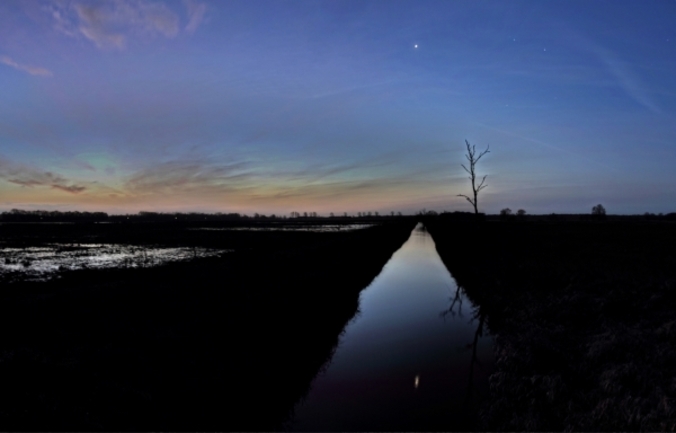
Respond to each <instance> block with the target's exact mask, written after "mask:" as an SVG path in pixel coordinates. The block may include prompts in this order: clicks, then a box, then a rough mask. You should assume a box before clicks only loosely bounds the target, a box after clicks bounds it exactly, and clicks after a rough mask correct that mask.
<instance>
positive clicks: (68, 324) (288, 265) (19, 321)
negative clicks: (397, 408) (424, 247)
mask: <svg viewBox="0 0 676 433" xmlns="http://www.w3.org/2000/svg"><path fill="white" fill-rule="evenodd" d="M414 225H415V221H414V220H407V219H402V220H399V221H398V222H392V223H389V224H383V225H381V226H378V227H373V228H368V229H364V230H357V231H346V232H339V231H332V232H327V233H316V232H288V231H253V232H251V231H222V230H208V231H206V230H190V229H192V228H195V227H204V226H205V225H204V224H199V225H198V224H192V223H167V222H164V223H133V224H91V223H88V224H73V225H53V224H3V225H0V236H1V238H0V239H2V241H3V247H20V248H22V247H28V246H35V245H45V244H48V243H69V244H72V245H74V246H76V245H77V244H78V243H112V244H122V243H123V244H133V245H136V246H138V247H139V248H143V247H151V246H153V247H158V246H162V247H195V248H197V247H200V248H211V249H218V250H223V249H227V250H232V252H228V253H224V254H220V255H217V256H213V257H206V258H197V259H194V260H188V261H183V262H174V263H170V264H166V265H161V266H157V267H147V268H146V267H133V268H114V269H96V270H94V269H85V270H77V271H64V272H61V273H60V274H59V278H55V279H52V280H50V281H48V282H15V283H3V284H2V286H0V287H1V292H0V298H1V301H0V309H1V311H0V321H1V323H0V334H1V337H0V341H1V343H0V383H2V387H1V388H0V425H1V426H2V429H3V430H72V429H75V430H149V429H153V430H186V429H189V430H195V429H200V430H203V429H208V430H214V429H216V430H273V429H279V428H282V427H283V423H284V421H285V420H286V419H287V415H288V412H289V410H290V409H291V408H292V407H293V405H294V403H295V402H296V401H297V400H298V398H300V397H301V396H303V395H304V394H305V392H306V391H307V388H308V386H309V384H310V381H311V380H312V378H313V377H314V376H315V375H316V373H317V371H318V370H319V369H320V367H321V366H322V364H323V363H324V362H325V361H326V360H327V359H328V357H329V356H330V354H331V352H332V350H333V348H334V346H335V344H336V342H337V341H338V336H339V334H340V332H341V330H342V329H343V327H344V325H345V324H346V323H347V322H348V321H349V319H350V318H351V317H352V316H353V315H354V314H355V312H356V310H357V306H358V305H357V303H358V296H359V292H360V291H361V290H362V289H363V288H364V287H366V286H367V285H368V284H369V283H370V282H371V280H372V279H373V278H374V277H375V276H376V275H377V274H378V273H379V272H380V270H381V268H382V266H383V265H384V264H385V263H386V262H387V260H388V259H389V258H390V256H391V255H392V253H393V252H394V251H395V250H396V249H397V248H399V246H401V244H402V243H403V242H404V241H405V240H406V239H407V238H408V236H409V234H410V232H411V230H412V229H413V226H414ZM211 227H222V226H220V225H219V223H214V224H211Z"/></svg>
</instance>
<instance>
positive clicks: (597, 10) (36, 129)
mask: <svg viewBox="0 0 676 433" xmlns="http://www.w3.org/2000/svg"><path fill="white" fill-rule="evenodd" d="M674 23H676V1H667V0H663V1H646V2H637V1H634V0H631V1H620V0H612V1H587V0H585V1H525V2H521V1H509V2H504V1H446V0H442V1H424V0H422V1H421V0H417V1H397V0H382V1H366V0H357V1H338V0H336V1H320V0H310V1H301V0H293V1H285V0H273V1H266V0H257V1H255V2H250V1H206V0H187V1H178V0H177V1H172V0H166V1H154V0H152V1H151V0H110V1H105V0H101V1H86V0H73V1H67V0H63V1H61V0H52V1H48V0H45V1H39V0H25V1H21V0H19V1H3V2H0V211H2V210H9V209H12V208H21V209H49V210H53V209H54V210H98V211H106V212H109V213H126V212H137V211H140V210H146V211H161V212H162V211H182V212H188V211H208V212H243V213H248V214H252V213H254V212H259V213H266V214H270V213H276V214H288V213H289V212H292V211H298V212H301V213H302V212H317V213H319V214H328V213H329V212H336V213H342V212H349V213H356V212H358V211H359V212H362V211H379V212H381V213H389V212H390V211H401V212H403V213H410V212H414V211H417V210H419V209H422V208H427V209H435V210H437V211H442V210H448V211H454V210H465V211H469V210H471V205H470V204H469V203H467V201H465V199H464V198H462V197H457V194H468V193H469V192H470V187H469V182H468V180H467V178H466V174H465V173H464V171H463V169H462V167H461V166H460V164H461V163H462V162H463V161H464V157H463V154H464V152H465V147H464V140H465V139H467V140H469V141H470V143H472V144H475V145H476V146H477V148H478V149H484V148H485V147H486V146H487V145H490V150H491V152H490V153H489V154H488V155H486V156H485V157H484V158H483V159H482V160H481V162H480V163H479V165H478V172H479V174H481V175H483V174H487V175H488V178H487V184H488V187H487V188H486V189H485V190H484V191H482V193H481V195H480V198H479V208H480V210H481V211H485V212H488V213H497V212H498V211H499V210H500V209H502V208H505V207H510V208H511V209H513V210H516V209H519V208H523V209H525V210H526V211H527V212H528V213H551V212H557V213H588V212H590V211H591V207H592V206H593V205H595V204H597V203H602V204H603V205H604V207H605V208H606V210H607V211H608V213H644V212H655V213H659V212H673V211H676V170H675V169H674V167H675V166H676V47H675V44H676V26H675V25H674ZM416 45H417V47H416Z"/></svg>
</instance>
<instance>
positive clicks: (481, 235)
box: [428, 221, 676, 431]
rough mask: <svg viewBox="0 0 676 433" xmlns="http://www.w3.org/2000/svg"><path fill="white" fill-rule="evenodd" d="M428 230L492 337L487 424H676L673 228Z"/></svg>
mask: <svg viewBox="0 0 676 433" xmlns="http://www.w3.org/2000/svg"><path fill="white" fill-rule="evenodd" d="M428 228H429V230H430V232H431V233H432V234H433V236H434V238H435V242H436V245H437V249H438V250H439V253H440V255H441V257H442V259H443V260H444V262H445V263H446V265H447V267H448V268H449V270H450V271H451V272H452V273H453V275H454V277H455V278H456V279H457V280H458V282H459V283H460V284H462V285H463V287H465V289H466V290H467V292H468V294H469V295H470V296H471V297H473V301H476V302H477V303H479V305H481V306H482V309H484V310H485V311H486V313H487V324H488V327H489V329H490V331H491V333H492V334H493V335H494V336H495V338H496V371H495V373H494V374H493V375H492V376H491V378H490V385H491V398H490V401H489V402H488V403H487V404H486V405H485V406H484V407H483V411H482V422H483V424H482V426H481V427H482V428H486V429H489V430H583V431H587V430H592V431H611V430H612V431H617V430H642V431H645V430H648V431H658V430H660V431H661V430H668V431H673V430H674V429H676V380H675V379H674V377H676V322H675V319H674V311H676V266H675V263H674V258H675V257H676V225H674V224H672V223H655V224H648V223H640V222H634V223H610V222H598V223H595V222H572V223H537V222H535V223H534V222H530V223H528V222H524V223H521V222H511V223H500V222H495V223H483V224H477V225H472V226H471V227H458V225H457V224H456V225H455V226H451V225H448V224H442V223H440V222H439V221H436V222H435V221H430V222H429V223H428ZM458 233H460V235H458ZM462 233H472V234H473V237H472V242H471V243H470V242H469V239H467V242H462V241H461V242H460V245H463V246H464V248H462V249H459V248H458V238H459V236H460V237H462V236H463V235H462ZM468 245H469V247H467V246H468Z"/></svg>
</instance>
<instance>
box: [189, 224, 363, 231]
mask: <svg viewBox="0 0 676 433" xmlns="http://www.w3.org/2000/svg"><path fill="white" fill-rule="evenodd" d="M368 227H373V224H316V225H280V226H263V227H253V226H247V227H199V228H193V229H189V230H216V231H223V230H225V231H252V232H256V231H279V232H287V231H288V232H318V233H319V232H344V231H350V230H360V229H365V228H368Z"/></svg>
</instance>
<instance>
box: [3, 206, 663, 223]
mask: <svg viewBox="0 0 676 433" xmlns="http://www.w3.org/2000/svg"><path fill="white" fill-rule="evenodd" d="M416 215H417V216H427V217H439V218H442V219H445V220H449V221H470V220H476V219H479V220H489V221H492V220H524V221H589V220H594V219H603V220H610V221H612V220H642V221H645V220H648V221H676V212H671V213H667V214H661V213H660V214H653V213H648V212H646V213H645V214H642V215H603V216H602V218H598V216H595V215H590V214H556V213H552V214H540V215H528V214H523V215H509V216H505V215H486V214H483V213H480V214H478V215H475V214H474V213H473V212H457V211H456V212H441V213H437V212H436V211H433V210H426V209H423V210H421V211H419V212H417V213H416ZM402 216H405V215H402V214H401V212H397V213H395V212H390V213H389V214H379V213H378V212H374V213H371V212H358V213H357V214H356V215H349V214H347V213H342V214H334V213H331V214H330V215H329V216H322V215H318V214H317V213H316V212H304V213H299V212H291V213H290V214H289V216H287V215H276V214H272V215H265V214H258V213H255V214H253V215H246V214H240V213H221V212H217V213H198V212H190V213H181V212H173V213H164V212H139V213H136V214H125V215H108V214H107V213H105V212H78V211H70V212H60V211H46V210H33V211H29V210H20V209H12V210H11V211H9V212H2V213H0V221H3V222H37V223H39V222H106V221H107V222H132V221H177V220H178V221H247V220H248V221H251V220H268V221H271V220H272V221H274V220H292V221H303V220H327V219H331V220H338V219H360V220H365V219H366V220H373V221H375V220H386V219H390V218H400V217H402Z"/></svg>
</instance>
